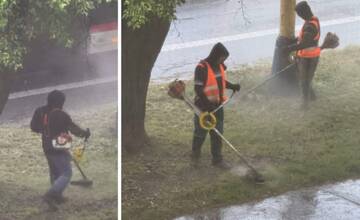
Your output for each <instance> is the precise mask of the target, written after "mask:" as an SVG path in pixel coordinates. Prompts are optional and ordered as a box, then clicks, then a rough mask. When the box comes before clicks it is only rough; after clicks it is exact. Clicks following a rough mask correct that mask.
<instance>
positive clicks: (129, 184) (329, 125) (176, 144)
mask: <svg viewBox="0 0 360 220" xmlns="http://www.w3.org/2000/svg"><path fill="white" fill-rule="evenodd" d="M359 53H360V47H355V46H353V47H349V48H345V49H342V50H335V51H328V52H325V53H324V54H323V56H322V57H321V61H320V64H319V66H318V69H317V71H316V77H315V79H314V83H313V86H314V88H315V90H316V91H317V94H318V100H317V101H316V102H314V103H312V104H311V106H310V109H309V110H308V111H307V112H304V111H302V110H300V108H299V107H300V97H295V98H294V97H279V96H278V97H271V96H269V95H267V90H266V88H265V87H264V88H261V89H259V90H258V91H257V92H256V94H252V95H251V96H248V97H247V99H241V100H239V99H238V97H235V99H234V100H232V102H231V103H230V104H229V105H228V106H227V107H226V108H225V134H224V135H225V137H227V138H228V139H229V140H230V141H231V142H232V143H233V144H234V145H235V146H236V147H237V148H238V149H239V150H240V151H241V152H242V153H243V154H244V155H246V157H248V158H249V160H250V161H251V162H252V163H253V164H254V165H255V166H256V167H257V168H258V169H259V170H260V172H261V173H262V174H263V175H264V176H265V178H266V179H267V181H266V183H265V184H264V185H254V184H253V183H252V182H251V181H249V180H248V179H246V178H245V177H243V176H240V175H236V174H235V173H233V172H230V171H222V170H219V169H216V168H213V167H212V166H211V165H210V164H211V163H210V162H211V155H210V147H209V142H208V140H207V142H206V143H205V144H204V145H203V149H202V158H201V165H200V168H198V169H193V168H191V167H190V166H189V154H190V151H191V139H192V131H193V121H192V120H193V113H192V111H191V110H189V109H188V108H187V106H186V105H185V104H184V103H183V102H180V101H178V100H174V99H171V98H170V97H168V96H167V94H166V89H167V84H153V85H151V86H150V88H149V91H148V99H147V118H146V126H147V127H146V128H147V132H148V134H149V136H150V138H151V141H152V144H151V146H149V147H145V148H144V150H143V151H142V153H140V154H137V155H127V154H123V158H122V164H123V165H122V212H123V214H122V217H123V219H131V220H134V219H141V220H146V219H172V218H175V217H177V216H181V215H185V214H191V213H194V212H201V211H204V210H208V209H211V208H214V207H220V206H226V205H230V204H239V203H243V202H248V201H253V200H259V199H262V198H265V197H268V196H272V195H278V194H280V193H283V192H286V191H289V190H294V189H298V188H302V187H308V186H314V185H319V184H324V183H329V182H336V181H341V180H345V179H349V178H359V177H360V153H359V151H360V149H359V143H360V135H359V134H360V133H359V131H360V120H359V118H360V102H359V97H358V94H359V93H360V70H359V69H360V57H359V56H358V54H359ZM270 67H271V65H270V62H262V63H259V64H256V65H252V66H243V67H242V68H240V70H238V71H235V72H232V73H229V75H230V76H231V77H232V79H233V80H235V81H237V80H238V79H240V81H241V84H242V87H243V88H242V90H243V91H244V90H246V88H251V87H252V86H254V85H255V84H257V83H259V82H261V80H262V79H263V78H264V77H266V74H267V73H268V71H269V70H270ZM187 88H188V91H187V94H188V95H189V96H190V97H193V91H192V84H191V82H190V81H189V82H187ZM223 155H224V158H226V160H228V161H229V162H231V163H232V164H233V165H241V163H240V162H239V159H238V158H237V157H236V155H235V154H234V153H233V152H232V151H231V149H229V148H228V147H227V146H223Z"/></svg>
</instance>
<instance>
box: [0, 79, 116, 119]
mask: <svg viewBox="0 0 360 220" xmlns="http://www.w3.org/2000/svg"><path fill="white" fill-rule="evenodd" d="M117 84H118V83H117V81H116V80H97V81H84V82H80V83H72V84H65V85H58V86H52V87H45V88H41V89H35V90H29V91H24V92H19V93H13V94H11V95H10V97H9V101H8V102H7V103H6V105H5V108H4V110H3V112H2V114H1V116H0V124H1V123H10V122H19V121H21V120H24V119H26V120H27V119H29V118H30V117H31V116H32V114H33V113H34V111H35V109H36V108H37V107H39V106H41V105H45V104H46V98H47V94H48V93H49V92H50V91H52V90H53V89H58V90H61V91H63V92H64V93H65V95H66V101H65V105H64V109H65V110H66V111H68V110H70V111H74V110H82V109H84V110H86V109H88V108H96V107H97V106H101V105H103V104H109V103H117Z"/></svg>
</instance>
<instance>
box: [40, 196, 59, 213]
mask: <svg viewBox="0 0 360 220" xmlns="http://www.w3.org/2000/svg"><path fill="white" fill-rule="evenodd" d="M55 197H56V195H54V194H51V193H49V192H47V193H45V195H44V196H43V200H44V202H45V203H46V204H47V205H48V207H49V211H51V212H56V211H57V210H58V207H57V205H56V204H57V202H56V198H55Z"/></svg>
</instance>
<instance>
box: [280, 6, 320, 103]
mask: <svg viewBox="0 0 360 220" xmlns="http://www.w3.org/2000/svg"><path fill="white" fill-rule="evenodd" d="M295 11H296V13H297V15H298V16H300V17H301V18H302V19H304V21H305V22H304V25H303V26H302V28H301V30H300V33H299V35H298V37H297V43H296V44H293V45H290V46H287V47H286V48H285V50H287V52H288V53H290V52H291V51H296V57H297V59H296V61H297V66H298V79H299V82H300V86H301V89H302V93H303V103H302V107H303V108H304V109H307V108H308V104H309V100H311V101H314V100H316V95H315V92H314V90H313V88H312V86H311V82H312V79H313V78H314V74H315V70H316V67H317V65H318V62H319V57H320V50H321V49H320V47H319V39H320V22H319V19H318V18H317V17H315V16H314V15H313V13H312V11H311V8H310V6H309V5H308V3H307V2H306V1H301V2H299V3H298V4H296V7H295Z"/></svg>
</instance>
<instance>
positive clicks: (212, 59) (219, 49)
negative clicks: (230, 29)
mask: <svg viewBox="0 0 360 220" xmlns="http://www.w3.org/2000/svg"><path fill="white" fill-rule="evenodd" d="M221 56H224V57H225V59H226V58H228V56H229V51H228V50H227V49H226V47H225V46H224V45H223V44H222V43H217V44H215V45H214V47H213V48H212V49H211V52H210V54H209V56H208V57H207V58H206V59H205V60H206V61H207V62H208V63H209V64H210V65H216V64H217V62H218V60H219V58H220V57H221Z"/></svg>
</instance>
